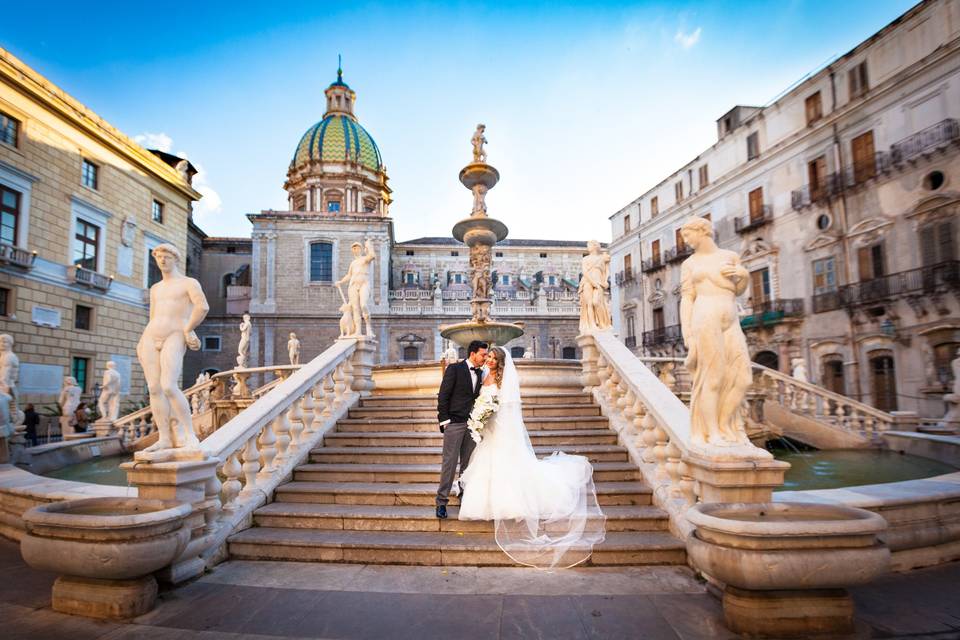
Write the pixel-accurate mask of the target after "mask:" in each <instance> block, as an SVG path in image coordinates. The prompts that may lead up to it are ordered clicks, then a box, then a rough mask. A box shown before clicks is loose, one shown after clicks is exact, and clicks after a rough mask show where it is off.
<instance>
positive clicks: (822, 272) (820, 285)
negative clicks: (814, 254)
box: [813, 256, 837, 294]
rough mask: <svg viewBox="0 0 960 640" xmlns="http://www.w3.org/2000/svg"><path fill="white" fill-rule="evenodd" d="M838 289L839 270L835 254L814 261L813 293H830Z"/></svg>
mask: <svg viewBox="0 0 960 640" xmlns="http://www.w3.org/2000/svg"><path fill="white" fill-rule="evenodd" d="M836 289H837V270H836V262H835V260H834V258H833V256H830V257H829V258H821V259H820V260H814V261H813V293H814V294H820V293H828V292H830V291H836Z"/></svg>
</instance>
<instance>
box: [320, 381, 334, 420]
mask: <svg viewBox="0 0 960 640" xmlns="http://www.w3.org/2000/svg"><path fill="white" fill-rule="evenodd" d="M333 388H334V387H333V374H332V373H328V374H327V375H326V376H324V378H323V399H324V402H323V417H324V418H329V417H330V416H331V415H332V414H333V403H334V400H335V396H334V393H333Z"/></svg>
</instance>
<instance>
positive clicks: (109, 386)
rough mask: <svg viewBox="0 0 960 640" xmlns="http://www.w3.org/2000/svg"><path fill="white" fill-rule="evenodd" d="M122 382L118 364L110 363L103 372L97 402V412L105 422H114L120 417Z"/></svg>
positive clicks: (111, 361)
mask: <svg viewBox="0 0 960 640" xmlns="http://www.w3.org/2000/svg"><path fill="white" fill-rule="evenodd" d="M120 382H121V380H120V373H119V372H118V371H117V363H115V362H114V361H113V360H110V361H108V362H107V368H106V370H105V371H104V372H103V383H102V386H101V387H100V398H99V399H98V400H97V410H98V411H99V412H100V418H101V419H103V420H109V421H110V422H114V421H116V419H117V418H119V417H120Z"/></svg>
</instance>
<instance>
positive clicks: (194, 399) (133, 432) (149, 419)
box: [110, 379, 216, 444]
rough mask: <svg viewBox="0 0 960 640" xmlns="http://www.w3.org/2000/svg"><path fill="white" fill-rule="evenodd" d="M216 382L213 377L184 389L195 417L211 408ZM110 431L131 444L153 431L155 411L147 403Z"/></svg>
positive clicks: (116, 422)
mask: <svg viewBox="0 0 960 640" xmlns="http://www.w3.org/2000/svg"><path fill="white" fill-rule="evenodd" d="M215 384H216V383H215V382H214V381H213V379H210V380H206V381H204V382H201V383H199V384H195V385H193V386H192V387H190V388H188V389H184V390H183V395H185V396H186V397H187V402H189V403H190V412H191V414H192V415H193V417H194V418H196V417H197V416H199V415H201V414H203V413H205V412H206V411H207V410H208V409H209V404H210V394H211V390H212V389H213V388H214V385H215ZM110 431H111V432H112V433H116V434H117V435H119V436H120V440H121V441H122V442H123V443H124V444H130V443H133V442H136V441H137V440H139V439H141V438H144V437H146V436H149V435H150V434H151V433H153V411H152V410H151V409H150V406H149V405H147V406H146V407H143V408H141V409H137V410H136V411H133V412H131V413H128V414H127V415H125V416H122V417H120V418H117V420H116V421H114V423H113V425H112V427H111V429H110Z"/></svg>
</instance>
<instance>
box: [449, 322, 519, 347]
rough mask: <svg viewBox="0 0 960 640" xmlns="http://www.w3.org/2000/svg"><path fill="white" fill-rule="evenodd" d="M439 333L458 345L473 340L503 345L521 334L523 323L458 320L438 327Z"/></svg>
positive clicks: (464, 344)
mask: <svg viewBox="0 0 960 640" xmlns="http://www.w3.org/2000/svg"><path fill="white" fill-rule="evenodd" d="M440 335H441V336H442V337H444V338H446V339H447V340H452V341H453V342H455V343H456V344H457V345H458V346H461V347H466V346H467V345H469V344H470V343H471V342H473V341H474V340H480V341H482V342H486V343H487V344H489V345H490V346H493V345H501V346H502V345H505V344H507V343H508V342H510V341H511V340H513V339H514V338H519V337H520V336H522V335H523V324H521V323H519V322H518V323H515V324H514V323H511V322H496V321H494V320H491V321H490V322H472V321H471V322H460V323H457V324H448V325H443V326H441V327H440Z"/></svg>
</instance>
